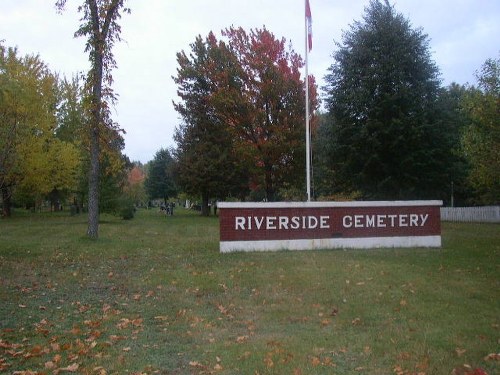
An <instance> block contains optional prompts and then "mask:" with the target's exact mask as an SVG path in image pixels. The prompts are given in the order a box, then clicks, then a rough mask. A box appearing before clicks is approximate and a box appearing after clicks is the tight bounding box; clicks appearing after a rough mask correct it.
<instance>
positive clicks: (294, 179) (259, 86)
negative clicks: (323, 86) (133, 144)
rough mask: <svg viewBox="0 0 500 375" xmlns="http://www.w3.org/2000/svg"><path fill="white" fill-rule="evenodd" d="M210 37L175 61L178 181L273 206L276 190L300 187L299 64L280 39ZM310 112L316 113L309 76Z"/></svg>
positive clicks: (256, 34)
mask: <svg viewBox="0 0 500 375" xmlns="http://www.w3.org/2000/svg"><path fill="white" fill-rule="evenodd" d="M222 34H223V36H224V37H226V38H227V43H226V42H224V41H218V40H217V39H216V37H215V36H214V34H213V33H210V34H209V36H208V37H207V38H206V39H205V40H203V39H202V38H201V37H198V38H197V40H196V41H195V43H193V44H192V45H191V49H192V53H191V54H190V56H187V55H186V54H185V53H184V52H182V53H180V54H178V57H177V60H178V63H179V66H180V68H179V69H178V75H177V77H176V78H175V81H176V83H177V84H178V87H179V90H178V93H179V96H180V97H181V99H182V102H181V103H178V104H175V106H176V109H177V111H178V112H179V113H180V114H181V115H182V117H183V120H184V124H182V125H181V126H180V127H179V128H178V130H177V132H176V135H175V139H176V142H177V144H178V149H177V153H176V156H177V162H178V166H179V171H180V173H179V178H180V179H179V181H180V183H181V185H182V186H183V187H185V188H187V189H191V190H194V189H196V191H197V192H198V193H200V194H201V195H202V212H203V207H206V208H207V210H206V212H208V199H209V197H210V196H218V197H220V198H223V197H224V196H225V195H228V194H231V193H232V194H235V195H238V196H239V195H242V194H243V193H246V192H247V191H248V188H249V187H250V189H252V190H254V191H259V192H263V198H265V199H267V200H276V199H278V198H279V192H278V191H279V189H280V188H284V187H286V188H288V189H289V191H290V190H292V188H293V187H296V186H303V185H304V183H303V182H304V180H303V179H302V178H301V176H302V171H303V169H304V164H305V162H304V160H305V159H304V154H305V150H304V134H305V131H304V112H305V98H304V96H305V95H304V83H303V81H302V80H301V79H300V68H301V67H302V65H303V63H302V60H301V58H300V56H298V55H297V54H296V53H295V52H294V51H293V50H292V49H291V47H290V48H289V49H286V48H285V40H284V39H281V40H278V39H276V38H275V37H274V35H273V34H272V33H270V32H269V31H268V30H266V29H262V30H252V31H251V32H250V33H247V32H246V31H244V30H243V29H242V28H238V29H236V28H230V29H226V30H224V31H223V33H222ZM310 82H311V89H310V91H311V98H312V100H311V109H312V110H311V112H314V110H315V109H316V108H317V105H318V103H317V96H316V87H315V84H314V79H313V77H311V80H310Z"/></svg>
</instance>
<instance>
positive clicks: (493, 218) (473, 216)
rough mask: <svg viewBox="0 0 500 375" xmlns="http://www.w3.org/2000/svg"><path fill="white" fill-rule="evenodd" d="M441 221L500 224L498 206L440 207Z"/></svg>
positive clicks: (499, 207)
mask: <svg viewBox="0 0 500 375" xmlns="http://www.w3.org/2000/svg"><path fill="white" fill-rule="evenodd" d="M441 220H442V221H461V222H469V223H472V222H476V223H500V206H484V207H441Z"/></svg>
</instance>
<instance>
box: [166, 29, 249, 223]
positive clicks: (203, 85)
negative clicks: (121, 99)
mask: <svg viewBox="0 0 500 375" xmlns="http://www.w3.org/2000/svg"><path fill="white" fill-rule="evenodd" d="M177 62H178V64H179V68H178V70H177V76H176V77H174V81H175V83H176V84H177V85H178V95H179V97H180V98H181V102H180V103H174V106H175V109H176V110H177V111H178V112H179V114H181V116H182V119H183V123H182V124H181V125H180V126H179V127H177V128H176V132H175V134H174V139H175V141H176V143H177V148H176V150H175V159H176V166H177V167H176V175H177V180H178V183H179V185H180V187H182V188H183V190H184V191H185V192H186V193H188V194H191V195H194V196H201V200H202V215H205V216H207V215H208V214H209V206H208V204H209V200H210V198H213V197H219V198H224V197H225V196H226V195H227V194H229V193H231V192H233V191H234V190H238V186H241V185H247V183H248V179H247V178H245V177H244V176H243V173H242V171H243V167H242V166H241V165H242V162H241V159H238V157H237V155H236V153H235V148H234V142H233V137H232V136H231V133H230V131H229V128H228V123H227V122H225V121H224V120H223V117H222V116H221V113H220V110H219V109H220V107H221V106H222V101H223V100H224V98H226V99H227V100H229V99H230V97H231V94H234V93H235V92H236V91H237V90H238V89H239V88H240V87H241V83H240V82H239V81H238V80H237V79H236V76H235V69H237V68H238V66H237V65H235V64H236V61H235V59H234V56H233V55H232V54H231V53H230V51H229V49H228V48H227V47H226V45H225V44H223V43H220V42H218V41H217V40H216V38H215V36H214V34H212V33H210V34H209V36H208V37H207V38H206V39H205V40H203V39H202V38H201V36H198V37H197V38H196V41H195V42H194V43H192V44H191V54H190V55H189V56H188V55H187V54H186V53H185V52H184V51H182V52H180V53H178V54H177ZM242 180H243V183H242V182H241V181H242Z"/></svg>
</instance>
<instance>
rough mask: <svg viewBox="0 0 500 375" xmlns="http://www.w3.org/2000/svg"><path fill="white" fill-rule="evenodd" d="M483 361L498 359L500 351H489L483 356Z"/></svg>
mask: <svg viewBox="0 0 500 375" xmlns="http://www.w3.org/2000/svg"><path fill="white" fill-rule="evenodd" d="M484 360H485V361H500V353H490V354H488V355H487V356H486V357H484Z"/></svg>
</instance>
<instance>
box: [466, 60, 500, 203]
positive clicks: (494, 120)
mask: <svg viewBox="0 0 500 375" xmlns="http://www.w3.org/2000/svg"><path fill="white" fill-rule="evenodd" d="M477 78H478V81H479V89H478V90H474V89H471V90H469V93H468V95H467V96H466V98H465V99H464V107H465V110H466V111H467V114H468V115H469V116H470V119H471V125H470V126H469V127H468V128H467V129H466V130H465V132H464V136H463V139H462V144H463V147H464V152H465V155H466V157H467V159H468V161H469V163H470V166H471V171H470V175H469V181H470V183H471V185H472V186H473V187H474V189H475V191H476V194H477V201H476V203H479V204H498V203H499V202H500V117H499V113H500V58H497V59H496V60H495V59H488V60H487V61H486V62H485V63H484V65H483V66H482V68H481V70H480V72H478V74H477Z"/></svg>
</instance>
